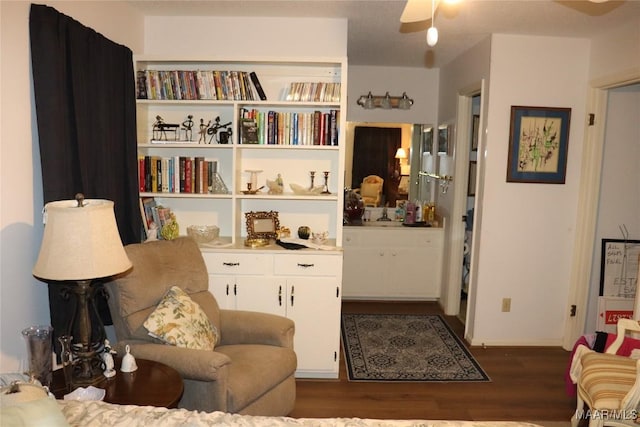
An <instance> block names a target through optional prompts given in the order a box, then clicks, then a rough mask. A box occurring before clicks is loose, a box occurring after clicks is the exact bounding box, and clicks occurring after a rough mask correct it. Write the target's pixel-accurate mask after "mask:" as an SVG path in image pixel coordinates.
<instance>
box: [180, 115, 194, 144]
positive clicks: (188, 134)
mask: <svg viewBox="0 0 640 427" xmlns="http://www.w3.org/2000/svg"><path fill="white" fill-rule="evenodd" d="M182 128H183V129H184V138H185V140H186V141H190V142H191V141H193V115H192V114H189V115H188V116H187V120H185V121H184V122H182Z"/></svg>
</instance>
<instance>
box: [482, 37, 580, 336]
mask: <svg viewBox="0 0 640 427" xmlns="http://www.w3.org/2000/svg"><path fill="white" fill-rule="evenodd" d="M589 48H590V44H589V41H588V40H585V39H572V38H556V37H529V36H514V35H501V34H499V35H493V36H492V43H491V88H490V90H489V99H488V102H489V104H488V110H487V113H488V114H487V118H488V122H487V129H488V130H487V139H486V146H485V150H486V151H485V170H484V189H483V194H482V195H481V197H482V199H481V200H480V201H479V203H481V204H482V209H483V214H482V227H481V229H480V239H481V247H480V249H479V253H478V255H479V258H478V263H479V265H478V269H477V288H476V291H477V301H476V317H475V331H474V336H473V344H481V343H486V344H487V345H499V344H509V345H519V344H525V345H526V344H528V345H535V344H539V345H560V344H561V339H562V335H563V331H564V320H565V307H566V303H567V295H568V283H569V273H570V267H571V260H572V251H573V243H574V237H575V218H576V208H577V195H578V188H579V183H580V168H581V156H582V151H583V150H582V144H583V137H584V125H585V114H586V112H585V104H586V92H587V91H586V89H587V78H588V75H587V73H588V64H589ZM567 58H571V60H570V61H568V60H567ZM512 105H524V106H543V107H545V106H546V107H569V108H571V109H572V111H571V126H570V130H569V145H568V148H569V152H568V162H567V163H568V164H567V175H566V182H565V184H562V185H559V184H524V183H507V182H506V165H507V161H508V159H507V153H508V148H509V147H508V146H509V123H510V107H511V106H512ZM504 297H508V298H511V311H510V312H508V313H503V312H501V302H502V298H504ZM498 325H499V327H498Z"/></svg>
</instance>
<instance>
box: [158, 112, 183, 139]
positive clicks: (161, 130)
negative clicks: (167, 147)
mask: <svg viewBox="0 0 640 427" xmlns="http://www.w3.org/2000/svg"><path fill="white" fill-rule="evenodd" d="M178 126H179V125H176V124H173V123H165V121H164V119H163V118H162V117H161V116H156V121H155V123H153V139H155V140H158V141H168V139H167V131H169V132H173V135H174V137H173V139H174V140H177V139H178V133H177V132H176V131H177V129H178Z"/></svg>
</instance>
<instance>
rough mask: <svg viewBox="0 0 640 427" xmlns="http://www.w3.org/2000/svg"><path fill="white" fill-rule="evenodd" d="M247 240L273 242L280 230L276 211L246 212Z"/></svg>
mask: <svg viewBox="0 0 640 427" xmlns="http://www.w3.org/2000/svg"><path fill="white" fill-rule="evenodd" d="M244 215H245V219H246V224H247V240H253V241H255V240H271V239H273V240H275V239H276V238H277V237H278V230H279V229H280V220H279V218H278V212H276V211H268V212H267V211H258V212H254V211H251V212H246V213H245V214H244Z"/></svg>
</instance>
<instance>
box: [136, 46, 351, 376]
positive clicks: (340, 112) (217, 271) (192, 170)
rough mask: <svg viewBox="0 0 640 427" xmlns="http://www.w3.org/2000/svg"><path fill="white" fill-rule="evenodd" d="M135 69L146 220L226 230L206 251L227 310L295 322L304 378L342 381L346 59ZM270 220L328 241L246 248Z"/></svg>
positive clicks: (141, 60) (142, 63)
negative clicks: (263, 216) (250, 235)
mask: <svg viewBox="0 0 640 427" xmlns="http://www.w3.org/2000/svg"><path fill="white" fill-rule="evenodd" d="M135 70H136V78H137V83H138V94H137V95H138V99H137V102H136V105H137V126H138V128H137V135H138V156H139V157H138V158H139V162H138V172H139V189H140V197H141V212H145V206H147V205H152V204H155V205H156V206H161V207H162V208H161V209H168V211H162V212H164V213H165V214H166V213H167V212H170V213H171V214H173V215H174V216H175V218H176V220H177V222H178V224H179V229H180V231H179V233H180V235H186V229H187V227H188V226H189V225H216V226H217V227H218V228H219V230H220V233H219V234H220V238H219V239H217V240H216V241H215V242H213V243H212V244H210V245H201V250H202V254H203V258H204V260H205V263H206V265H207V270H208V273H209V290H210V291H211V292H212V293H213V294H214V295H215V297H216V299H217V300H218V303H219V304H220V306H221V307H222V308H226V309H242V310H255V311H263V312H269V313H275V314H280V315H283V316H287V317H289V318H291V319H293V320H294V321H295V322H296V339H295V341H294V346H295V351H296V354H297V356H298V371H297V372H296V375H297V376H299V377H321V378H337V376H338V365H339V358H340V337H339V334H340V301H341V283H342V219H343V189H344V157H345V154H344V146H345V143H344V130H345V129H346V127H345V111H346V108H345V106H346V85H345V84H344V82H346V77H347V75H346V73H347V62H346V59H345V58H322V59H319V58H307V59H275V60H274V59H255V58H254V59H228V58H227V59H223V60H217V59H215V58H209V59H201V58H197V59H195V58H191V59H188V58H182V59H180V58H166V57H158V56H153V57H149V56H141V57H137V58H135ZM249 184H251V188H249ZM156 211H157V209H156ZM261 212H265V213H269V214H270V215H272V214H273V212H275V213H277V215H278V220H279V221H278V222H279V225H280V226H281V227H286V228H288V229H289V230H290V233H291V235H292V237H297V236H296V233H297V230H298V228H299V227H301V226H307V227H309V228H310V229H311V231H312V232H313V231H317V232H325V231H326V232H328V236H329V239H328V240H327V241H326V244H325V245H323V247H322V249H323V250H317V249H312V248H308V249H302V250H295V251H293V250H288V249H285V248H284V247H281V246H278V245H275V244H271V245H269V246H265V247H262V246H261V247H254V246H248V245H245V240H246V237H247V222H248V221H249V219H248V218H252V217H253V215H254V214H256V213H261ZM247 214H249V215H247ZM255 217H259V216H255ZM158 220H160V219H158ZM274 224H275V222H274ZM318 324H322V325H323V327H322V328H321V329H322V332H321V333H320V332H318V328H317V325H318ZM319 333H320V335H318V334H319Z"/></svg>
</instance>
